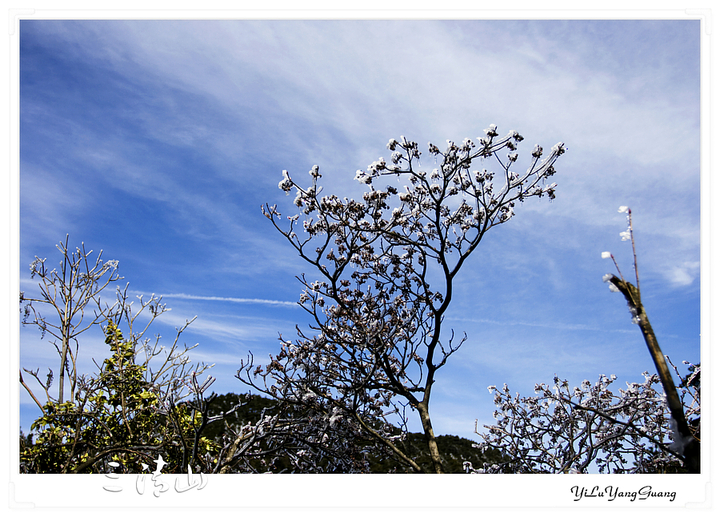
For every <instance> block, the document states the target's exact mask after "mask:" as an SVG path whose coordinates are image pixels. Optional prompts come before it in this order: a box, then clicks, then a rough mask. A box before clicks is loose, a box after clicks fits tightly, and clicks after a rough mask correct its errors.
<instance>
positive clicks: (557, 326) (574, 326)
mask: <svg viewBox="0 0 720 517" xmlns="http://www.w3.org/2000/svg"><path fill="white" fill-rule="evenodd" d="M447 320H448V321H466V322H469V323H489V324H491V325H499V326H502V327H514V326H521V327H539V328H547V329H555V330H578V331H587V332H621V333H634V332H636V330H623V329H608V328H598V327H595V326H592V325H583V324H581V323H577V324H572V323H538V322H529V321H518V320H507V321H496V320H488V319H482V318H459V317H448V318H447Z"/></svg>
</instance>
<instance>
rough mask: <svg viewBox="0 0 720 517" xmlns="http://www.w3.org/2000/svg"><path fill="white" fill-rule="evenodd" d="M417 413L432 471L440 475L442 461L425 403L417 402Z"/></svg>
mask: <svg viewBox="0 0 720 517" xmlns="http://www.w3.org/2000/svg"><path fill="white" fill-rule="evenodd" d="M417 409H418V412H419V413H420V421H421V422H422V426H423V431H424V432H425V441H426V442H427V444H428V449H429V450H430V459H431V460H432V466H433V471H434V472H435V473H436V474H442V473H443V469H442V461H441V459H440V450H439V449H438V446H437V440H436V439H435V432H434V431H433V428H432V422H431V421H430V412H429V411H428V404H427V402H424V401H423V402H419V403H418V405H417Z"/></svg>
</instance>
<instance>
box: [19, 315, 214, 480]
mask: <svg viewBox="0 0 720 517" xmlns="http://www.w3.org/2000/svg"><path fill="white" fill-rule="evenodd" d="M105 335H106V339H105V343H106V344H107V345H108V346H109V347H110V352H111V355H110V357H108V358H107V359H105V361H104V362H103V365H102V368H101V371H100V372H99V373H98V374H97V375H96V376H93V377H89V378H86V377H83V378H81V382H79V383H78V385H79V389H78V391H77V393H76V396H75V400H73V401H66V402H62V403H58V402H56V401H54V400H50V401H48V402H47V403H46V404H45V405H44V406H43V408H42V409H43V416H41V417H40V418H39V419H37V420H36V421H35V422H34V423H33V424H32V426H31V431H32V432H33V434H31V435H30V436H29V437H26V438H25V440H24V441H21V452H20V463H21V471H23V472H35V473H67V472H109V471H110V470H109V469H110V467H109V462H111V461H114V462H118V463H120V464H121V465H122V467H123V469H124V470H125V471H126V472H141V471H142V470H143V464H145V465H152V461H153V460H155V459H157V457H158V455H162V457H163V460H164V461H165V462H166V463H167V465H166V467H165V468H164V472H183V471H186V469H187V464H188V460H189V459H190V458H189V454H188V451H189V450H191V449H192V446H193V444H194V440H195V438H196V430H197V429H198V428H199V427H200V424H201V419H202V417H201V415H200V414H199V412H198V411H197V410H195V409H194V408H193V407H191V406H190V405H188V404H178V405H175V404H173V403H172V401H171V400H170V401H162V400H161V399H160V397H159V393H158V390H157V389H156V388H155V386H154V385H152V384H151V383H149V382H147V381H146V380H145V373H146V369H147V367H146V366H144V365H139V364H136V362H135V347H134V343H133V342H132V341H128V340H125V339H124V338H123V335H122V332H121V330H120V329H119V328H118V327H117V326H116V325H115V324H114V323H112V322H109V323H108V325H107V329H106V332H105ZM33 436H34V438H35V439H34V443H33V441H32V439H31V437H33ZM197 445H198V446H197V449H196V450H197V454H196V456H197V457H202V456H204V455H205V454H212V453H213V452H215V451H216V450H217V449H218V447H217V445H216V444H214V443H213V442H212V441H210V440H208V439H207V438H204V437H201V438H199V440H198V441H197Z"/></svg>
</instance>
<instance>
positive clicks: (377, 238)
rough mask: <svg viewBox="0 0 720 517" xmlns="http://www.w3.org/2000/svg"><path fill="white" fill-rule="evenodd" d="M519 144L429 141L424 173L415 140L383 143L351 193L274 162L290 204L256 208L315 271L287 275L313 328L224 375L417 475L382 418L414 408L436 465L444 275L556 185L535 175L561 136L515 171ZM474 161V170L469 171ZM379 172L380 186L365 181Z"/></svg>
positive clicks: (449, 283)
mask: <svg viewBox="0 0 720 517" xmlns="http://www.w3.org/2000/svg"><path fill="white" fill-rule="evenodd" d="M522 140H523V138H522V136H520V135H519V134H518V133H517V132H515V131H511V132H509V133H508V134H507V135H506V136H505V137H499V136H498V133H497V127H496V126H495V125H491V126H490V127H489V128H488V129H486V130H485V136H484V137H482V138H479V139H478V141H479V144H475V142H473V141H472V140H471V139H469V138H468V139H465V140H464V141H463V142H462V143H461V144H460V145H456V144H455V143H453V142H451V141H448V143H447V148H446V150H445V151H441V150H440V149H439V148H438V147H437V146H435V145H433V144H429V152H430V155H431V160H432V161H433V162H434V163H435V164H436V167H437V168H435V169H433V170H431V171H426V170H424V169H423V168H421V167H420V165H419V159H420V151H419V150H418V145H417V143H416V142H412V141H409V140H407V139H406V138H404V137H401V138H400V141H397V140H395V139H392V140H390V142H389V143H388V149H389V150H390V151H391V152H392V155H391V158H390V163H388V162H386V161H385V160H384V159H383V158H380V159H379V160H378V161H375V162H373V163H372V164H370V165H369V166H368V168H367V170H365V171H362V170H359V171H357V173H356V175H355V179H356V180H358V181H359V182H361V183H362V184H366V185H368V191H366V192H365V193H364V194H363V199H362V200H361V201H356V200H353V199H347V198H340V197H338V196H337V195H322V194H321V192H322V188H321V187H320V186H319V185H318V179H319V178H320V177H321V175H320V172H319V168H318V166H314V167H313V168H312V170H311V171H310V176H311V178H312V183H311V185H310V186H309V187H306V188H305V187H302V186H301V185H300V184H298V183H297V182H296V181H294V180H293V179H292V178H291V177H290V175H289V173H288V172H287V171H283V179H282V181H281V182H280V184H279V187H280V188H281V189H282V190H284V191H285V192H286V193H290V192H291V191H292V190H293V189H294V190H295V193H296V197H295V205H296V206H297V207H298V209H299V211H300V213H299V214H296V215H292V216H290V217H288V219H289V222H288V224H287V225H285V224H283V223H281V221H282V217H281V214H280V211H279V210H278V208H277V206H267V205H266V206H264V207H263V213H264V214H265V215H266V217H268V219H270V221H271V222H272V224H273V225H274V226H275V228H276V229H277V230H278V231H279V232H280V233H281V234H282V235H283V236H284V237H285V238H286V239H287V240H288V242H289V243H290V244H291V245H292V246H293V247H294V248H295V250H296V251H297V252H298V253H299V255H300V256H301V257H302V258H303V259H304V260H305V261H306V262H307V263H308V264H309V265H310V266H312V268H313V269H314V270H315V271H316V273H317V274H319V275H320V278H319V279H318V280H310V279H308V278H306V276H305V275H302V276H300V277H299V280H300V282H301V283H302V285H303V287H304V290H303V293H302V295H301V298H300V304H301V305H302V307H303V308H304V309H305V310H306V311H307V312H308V314H309V315H310V316H311V318H312V320H313V323H312V324H311V326H310V331H311V332H310V333H307V334H306V333H305V332H304V331H302V330H300V329H299V328H298V336H299V339H297V340H296V341H295V342H291V341H287V340H284V339H283V338H282V336H281V343H282V349H281V351H280V353H279V354H277V355H276V356H274V357H271V361H270V363H269V364H268V365H266V366H265V367H263V366H258V367H257V368H254V365H253V360H252V358H251V359H250V360H249V361H248V362H247V363H243V364H242V365H241V368H240V370H239V371H238V378H239V379H240V380H241V381H243V382H245V383H246V384H249V385H251V386H254V387H255V388H257V389H259V390H260V391H262V392H263V393H265V394H268V395H270V396H272V397H274V398H276V399H278V400H285V401H290V402H292V403H293V404H295V405H296V407H305V408H306V410H307V411H309V412H310V413H311V414H312V415H314V417H315V418H316V420H317V422H318V424H317V425H316V426H315V429H316V430H317V431H318V432H320V431H321V430H322V429H326V428H332V427H333V426H337V425H340V422H343V425H344V426H345V427H344V428H345V429H346V430H347V431H348V432H352V433H358V434H362V435H365V436H367V437H370V438H371V439H372V440H374V441H376V442H379V443H382V444H383V445H384V446H385V447H386V448H387V449H388V450H389V451H391V452H393V453H394V454H395V455H397V456H398V457H399V458H401V459H402V460H404V461H405V462H406V464H407V465H409V466H410V467H411V468H413V469H414V470H417V471H421V470H422V469H421V467H420V466H418V465H417V464H416V463H415V462H414V461H413V460H412V458H410V457H408V456H407V455H405V454H404V453H403V452H402V450H401V449H400V448H399V447H398V446H397V445H396V443H397V439H398V435H397V433H396V432H395V431H393V429H395V428H394V427H392V426H391V425H390V420H389V419H390V417H392V418H394V419H395V421H396V423H397V422H398V421H399V425H400V428H401V429H406V424H407V410H408V409H409V410H410V411H417V412H418V415H419V418H420V422H421V425H422V428H423V431H424V435H425V439H426V441H427V444H428V447H429V450H430V455H431V458H432V464H433V468H432V470H433V471H434V472H438V473H439V472H442V470H443V469H442V458H441V455H440V451H439V450H438V447H437V442H436V439H435V434H434V430H433V424H432V421H431V416H430V400H431V393H432V388H433V385H434V383H435V381H436V374H437V371H438V369H440V368H441V367H443V366H444V365H445V364H446V363H447V361H448V359H449V358H450V356H451V355H452V354H453V353H454V352H455V351H457V350H458V348H459V347H460V346H461V344H462V343H463V342H464V341H465V339H466V337H462V338H459V339H458V338H457V337H456V336H455V334H454V332H453V331H452V330H450V331H447V330H444V327H443V319H444V316H445V314H446V312H447V310H448V307H449V306H450V302H451V300H452V296H453V284H454V282H455V279H456V278H457V277H458V274H459V272H460V269H461V268H462V266H463V264H464V263H465V262H466V260H467V259H468V257H469V256H470V254H471V253H472V252H473V251H474V250H475V249H476V248H477V247H478V246H479V245H480V242H481V241H482V238H483V236H484V235H485V233H486V232H487V231H488V230H490V228H492V227H494V226H498V225H500V224H502V223H505V222H507V221H509V220H510V219H511V218H512V217H513V215H514V209H515V207H516V204H517V203H518V202H522V201H524V200H525V199H527V198H530V197H543V196H548V197H549V198H550V199H553V198H554V193H555V188H556V184H555V183H551V184H548V183H546V179H547V178H549V177H550V176H552V175H553V174H554V173H555V169H554V168H553V164H554V163H555V161H556V159H557V158H558V157H559V156H560V155H561V154H562V153H563V152H564V151H565V148H564V146H563V144H562V143H559V144H557V145H556V146H554V147H553V148H552V151H551V153H550V154H549V156H547V158H545V159H542V154H543V149H542V148H541V147H540V146H535V148H534V150H533V152H532V159H531V160H530V163H529V167H528V168H527V169H526V170H525V172H522V173H518V172H515V170H514V168H515V167H517V159H518V154H517V152H516V149H517V145H518V143H519V142H521V141H522ZM477 161H482V162H483V165H484V166H485V167H486V168H479V170H473V168H472V167H473V164H474V163H476V162H477ZM492 168H495V170H494V171H493V170H492ZM383 180H386V181H387V182H388V183H394V185H392V184H387V183H386V185H385V186H384V187H382V188H380V187H379V186H378V187H377V188H376V187H375V186H374V185H379V184H380V183H381V181H383ZM401 182H404V184H402V183H401ZM300 218H302V222H300ZM320 417H322V418H320ZM393 433H395V434H393ZM321 436H322V434H321Z"/></svg>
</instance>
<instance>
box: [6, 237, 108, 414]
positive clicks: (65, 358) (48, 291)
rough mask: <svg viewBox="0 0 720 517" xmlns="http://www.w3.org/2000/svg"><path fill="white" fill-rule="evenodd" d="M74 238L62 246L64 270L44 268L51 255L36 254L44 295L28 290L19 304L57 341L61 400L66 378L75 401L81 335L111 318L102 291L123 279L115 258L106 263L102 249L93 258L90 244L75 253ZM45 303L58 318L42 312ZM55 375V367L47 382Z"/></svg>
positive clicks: (34, 268)
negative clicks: (102, 301)
mask: <svg viewBox="0 0 720 517" xmlns="http://www.w3.org/2000/svg"><path fill="white" fill-rule="evenodd" d="M69 238H70V237H69V235H68V236H66V237H65V243H64V244H63V243H62V242H61V243H60V244H58V245H57V248H58V250H59V251H60V253H61V255H62V260H61V262H60V270H59V271H58V270H57V269H55V268H53V269H51V270H48V269H47V268H46V266H45V262H46V260H47V259H40V258H38V257H37V256H36V257H35V260H34V261H33V262H32V263H31V264H30V271H31V278H35V276H37V277H38V278H39V279H40V282H39V284H38V287H39V289H40V295H39V297H38V298H32V297H27V296H25V293H22V292H21V293H20V303H21V304H24V307H23V311H24V317H23V324H25V325H34V326H36V327H37V328H38V329H39V330H40V331H41V332H42V336H43V337H45V335H46V334H50V335H51V336H52V337H53V338H55V341H53V343H52V344H53V345H54V346H55V349H56V350H57V353H58V355H59V356H60V366H59V368H58V376H59V380H58V396H57V400H58V402H60V403H62V402H63V400H64V395H65V378H66V376H67V378H68V379H69V381H70V397H69V398H70V400H72V399H73V398H74V395H75V386H76V383H77V377H78V372H77V353H78V336H79V335H80V334H82V333H83V332H85V331H86V330H88V329H90V328H92V327H93V325H96V324H97V323H99V322H101V321H103V320H105V319H106V316H105V314H104V311H103V310H102V309H101V307H100V302H99V295H100V292H101V291H103V290H104V289H105V288H106V287H107V286H108V285H109V284H110V283H112V282H116V281H118V280H120V279H122V277H121V276H120V275H118V273H117V268H118V262H117V261H116V260H108V261H107V262H104V261H103V260H102V251H100V253H99V254H98V256H97V258H95V260H92V259H91V255H92V250H90V251H86V250H85V243H82V244H81V245H80V247H78V248H76V249H75V251H71V250H70V248H69V247H68V242H69ZM40 307H46V308H47V309H48V311H49V312H50V313H51V314H53V315H54V316H56V318H52V319H48V317H47V316H43V315H42V314H41V313H40ZM91 311H92V312H91ZM35 376H37V374H35ZM20 378H21V379H22V372H20ZM52 378H53V373H52V370H50V373H49V374H48V378H47V381H46V383H45V384H49V383H50V382H51V381H52ZM41 384H42V383H41ZM48 397H49V394H48ZM33 398H34V397H33Z"/></svg>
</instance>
